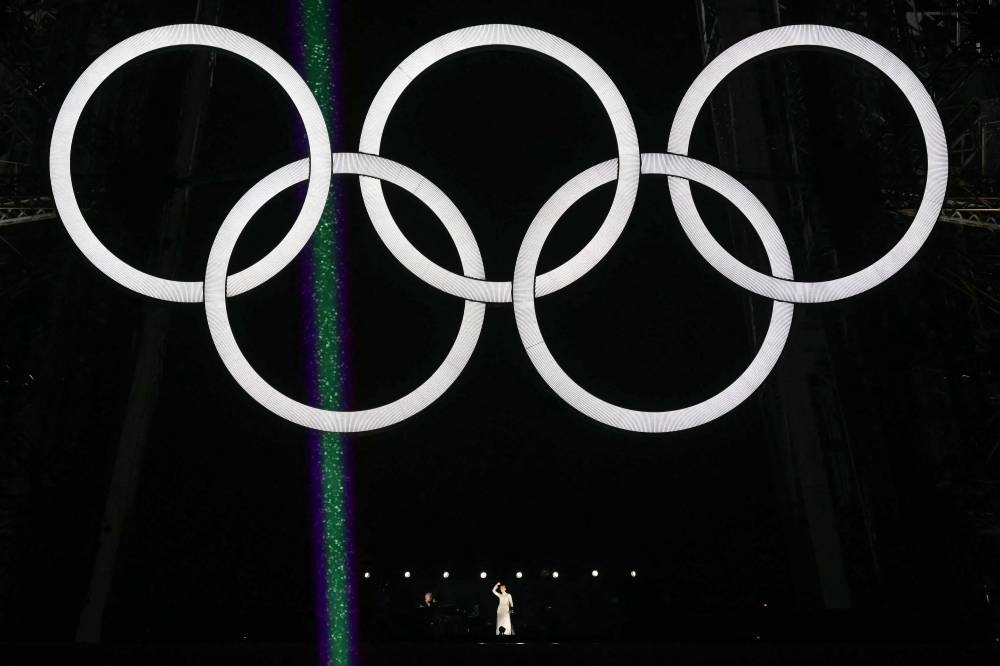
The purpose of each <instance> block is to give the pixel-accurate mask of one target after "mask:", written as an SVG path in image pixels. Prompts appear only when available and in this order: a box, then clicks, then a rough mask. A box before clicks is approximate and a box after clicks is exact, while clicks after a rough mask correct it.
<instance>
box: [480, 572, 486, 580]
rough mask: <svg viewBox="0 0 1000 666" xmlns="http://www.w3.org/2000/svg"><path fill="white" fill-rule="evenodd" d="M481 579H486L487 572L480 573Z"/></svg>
mask: <svg viewBox="0 0 1000 666" xmlns="http://www.w3.org/2000/svg"><path fill="white" fill-rule="evenodd" d="M479 577H480V578H483V579H485V578H486V572H485V571H480V572H479Z"/></svg>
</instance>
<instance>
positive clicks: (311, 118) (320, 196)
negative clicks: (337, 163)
mask: <svg viewBox="0 0 1000 666" xmlns="http://www.w3.org/2000/svg"><path fill="white" fill-rule="evenodd" d="M171 46H208V47H212V48H216V49H222V50H224V51H228V52H230V53H233V54H236V55H238V56H242V57H243V58H246V59H247V60H249V61H250V62H252V63H253V64H254V65H256V66H257V67H260V68H261V69H263V70H264V71H265V72H267V73H268V74H270V75H271V77H272V78H274V80H275V81H277V82H278V84H279V85H280V86H281V87H282V88H283V89H284V90H285V92H286V93H288V96H289V97H290V98H291V100H292V104H294V105H295V108H296V110H297V111H298V112H299V115H301V117H302V124H303V126H304V127H305V132H306V138H307V140H308V143H309V154H310V156H311V158H312V160H313V162H312V164H313V165H314V167H315V169H314V173H313V174H312V175H310V177H309V187H308V189H307V190H306V197H305V201H304V203H303V204H302V210H301V211H300V212H299V215H298V217H297V218H296V220H295V223H294V224H293V225H292V227H291V229H289V231H288V234H287V235H286V236H285V237H284V238H283V239H282V240H281V242H280V243H278V245H277V247H275V248H274V249H273V250H271V251H270V252H269V253H268V254H267V255H266V256H265V257H264V258H262V259H261V260H260V261H258V262H257V263H255V264H254V265H253V266H250V267H249V268H246V269H244V270H242V271H240V272H239V273H236V274H235V275H233V276H232V277H231V278H230V280H229V293H230V295H235V294H239V293H242V292H245V291H248V290H250V289H253V288H254V287H256V286H257V285H259V284H261V283H263V282H265V281H266V280H268V279H270V278H271V277H273V276H274V275H275V274H276V273H277V272H278V271H280V270H281V269H282V268H284V267H285V266H286V265H288V263H289V262H290V261H291V260H292V259H293V258H295V255H297V254H298V253H299V251H300V250H301V249H302V248H303V247H304V246H305V244H306V243H307V242H308V241H309V238H310V237H311V236H312V233H313V230H314V229H315V228H316V225H317V224H318V223H319V219H320V216H321V215H322V213H323V207H324V206H325V205H326V197H327V192H328V191H329V189H330V138H329V136H328V135H327V130H326V123H325V122H324V121H323V114H322V112H321V111H320V108H319V105H318V104H317V103H316V99H315V98H314V97H313V95H312V93H311V92H310V91H309V87H308V86H307V85H306V84H305V82H304V81H303V80H302V78H301V77H300V76H299V75H298V74H297V73H296V72H295V69H293V68H292V66H291V65H289V64H288V63H287V62H286V61H285V60H284V59H283V58H282V57H281V56H279V55H278V54H277V53H275V52H274V51H272V50H271V49H269V48H267V47H266V46H264V45H263V44H261V43H260V42H258V41H256V40H255V39H252V38H250V37H247V36H246V35H243V34H240V33H238V32H234V31H232V30H226V29H225V28H219V27H216V26H210V25H198V24H183V25H168V26H163V27H161V28H154V29H153V30H147V31H146V32H141V33H139V34H138V35H134V36H133V37H129V38H128V39H126V40H124V41H122V42H119V43H118V44H116V45H115V46H113V47H111V48H110V49H109V50H108V51H106V52H105V53H103V54H102V55H101V56H100V57H99V58H98V59H97V60H95V61H94V62H93V63H92V64H91V65H90V67H88V68H87V69H86V70H85V71H84V72H83V74H81V75H80V78H79V79H77V81H76V83H75V84H73V87H72V88H71V89H70V91H69V94H67V95H66V99H65V100H64V101H63V105H62V108H60V109H59V115H58V117H57V118H56V123H55V128H54V129H53V131H52V144H51V146H50V148H49V176H50V178H51V180H52V198H53V200H54V201H55V204H56V208H57V209H58V210H59V217H60V219H62V221H63V224H64V225H65V226H66V230H67V231H68V232H69V235H70V238H72V239H73V242H74V243H76V245H77V247H79V248H80V251H81V252H83V254H84V256H85V257H87V259H89V260H90V262H91V263H92V264H94V266H96V267H97V268H98V269H99V270H100V271H101V272H102V273H104V274H105V275H107V276H108V277H110V278H111V279H112V280H114V281H115V282H117V283H118V284H120V285H122V286H123V287H126V288H127V289H131V290H132V291H135V292H138V293H140V294H144V295H146V296H150V297H152V298H158V299H161V300H165V301H178V302H189V303H195V302H199V301H201V300H202V284H201V283H200V282H182V281H178V280H167V279H164V278H160V277H156V276H153V275H150V274H148V273H144V272H143V271H140V270H138V269H136V268H134V267H132V266H130V265H129V264H127V263H125V262H124V261H122V260H121V259H119V258H118V257H117V256H116V255H114V254H112V253H111V251H109V250H108V248H106V247H105V246H104V244H103V243H101V241H100V240H98V238H97V236H96V235H94V232H93V231H92V230H91V228H90V226H89V225H88V224H87V220H86V219H85V218H84V217H83V213H82V212H81V211H80V206H79V204H78V203H77V200H76V195H75V194H74V193H73V179H72V174H71V173H70V153H71V150H72V147H73V134H74V132H75V131H76V126H77V123H78V122H79V120H80V114H81V113H82V112H83V109H84V107H85V106H86V104H87V101H88V100H89V99H90V97H91V95H93V94H94V91H95V90H97V88H98V86H100V85H101V84H102V83H103V82H104V81H105V80H106V79H107V78H108V77H109V76H111V74H112V73H114V72H115V71H116V70H117V69H118V68H119V67H121V66H123V65H125V64H127V63H128V62H130V61H132V60H134V59H135V58H137V57H139V56H141V55H144V54H146V53H149V52H151V51H156V50H158V49H163V48H167V47H171Z"/></svg>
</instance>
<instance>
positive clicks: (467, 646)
mask: <svg viewBox="0 0 1000 666" xmlns="http://www.w3.org/2000/svg"><path fill="white" fill-rule="evenodd" d="M0 663H4V664H11V665H14V664H47V663H60V664H73V665H76V664H82V665H88V666H89V665H91V664H94V665H97V664H100V665H101V666H104V665H117V664H122V665H124V664H128V665H129V666H132V665H135V664H153V665H159V664H164V665H166V664H170V665H171V666H177V665H179V664H190V665H196V664H198V665H200V664H213V665H215V664H240V665H242V666H247V665H250V666H262V665H265V664H267V665H270V664H290V665H298V664H302V665H303V666H305V665H309V666H313V665H314V664H315V663H316V659H315V655H314V654H313V650H312V647H311V646H307V645H251V644H246V645H107V646H79V645H58V646H54V645H16V646H13V645H7V646H4V648H3V649H2V651H0ZM997 663H1000V647H998V646H997V645H995V644H994V645H990V644H911V645H887V644H865V645H860V644H839V643H829V644H790V643H782V644H777V643H770V644H768V643H755V644H727V645H712V644H701V643H690V644H627V645H622V644H617V645H614V644H606V643H591V644H588V643H521V642H513V641H511V642H505V643H499V642H490V643H464V644H463V643H458V644H454V643H453V644H440V643H437V644H434V643H413V644H394V645H381V646H368V647H366V648H364V649H363V650H362V653H361V659H360V660H359V664H360V666H409V665H410V664H416V665H422V664H434V665H436V666H451V665H454V666H493V665H496V666H500V665H504V666H507V665H510V664H518V665H519V666H520V665H532V664H539V665H542V664H544V665H545V666H559V665H561V664H567V665H569V664H573V665H574V666H591V665H593V666H609V665H612V664H623V665H626V664H627V665H630V666H631V665H638V666H646V665H648V666H653V665H654V664H655V665H656V666H662V665H664V664H670V665H671V666H689V665H690V666H695V665H697V666H709V665H711V666H729V665H731V664H732V665H740V666H744V665H745V666H758V665H760V666H763V665H765V664H766V665H768V666H784V665H786V664H788V665H792V664H795V665H802V664H806V665H817V666H819V665H823V666H826V665H833V664H850V665H852V666H862V665H869V664H870V665H871V666H932V665H933V666H945V665H947V666H952V665H956V666H957V665H966V664H969V665H971V664H997Z"/></svg>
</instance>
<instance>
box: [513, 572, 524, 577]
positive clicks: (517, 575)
mask: <svg viewBox="0 0 1000 666" xmlns="http://www.w3.org/2000/svg"><path fill="white" fill-rule="evenodd" d="M523 577H524V574H523V573H521V572H520V571H518V572H517V573H516V574H514V578H523Z"/></svg>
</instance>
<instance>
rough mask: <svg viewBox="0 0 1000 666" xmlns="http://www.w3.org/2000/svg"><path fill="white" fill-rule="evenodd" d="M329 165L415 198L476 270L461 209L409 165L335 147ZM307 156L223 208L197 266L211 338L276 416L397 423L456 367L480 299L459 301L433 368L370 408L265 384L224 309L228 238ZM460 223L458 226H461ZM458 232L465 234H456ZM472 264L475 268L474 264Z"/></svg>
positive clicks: (354, 428)
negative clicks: (309, 398)
mask: <svg viewBox="0 0 1000 666" xmlns="http://www.w3.org/2000/svg"><path fill="white" fill-rule="evenodd" d="M332 169H333V173H343V174H358V175H360V176H362V179H361V180H362V181H364V180H365V178H364V177H365V176H370V177H373V178H379V179H384V180H388V181H389V182H391V183H394V184H396V185H398V186H399V187H402V188H403V189H405V190H406V191H408V192H410V193H411V194H413V195H414V196H416V197H417V198H419V199H420V200H421V201H423V202H424V203H425V204H426V205H427V206H428V207H429V208H430V209H431V210H432V211H433V212H434V213H435V214H436V215H437V216H438V217H440V218H441V220H442V221H443V222H444V224H445V228H446V229H447V230H448V233H449V234H450V235H451V238H452V241H454V243H455V246H456V247H457V249H458V254H459V258H460V260H461V262H462V270H463V271H465V272H466V273H468V274H469V275H472V276H473V277H479V278H482V277H483V271H482V258H481V257H480V256H479V248H478V247H477V246H476V245H475V244H474V243H473V244H470V243H468V242H466V241H467V239H468V238H470V237H471V231H469V229H468V225H467V224H466V223H465V220H464V219H463V218H462V215H461V213H459V211H458V209H457V208H456V207H455V206H454V204H452V203H451V201H450V200H448V198H447V197H446V196H445V195H444V194H443V193H441V191H440V190H438V189H437V188H436V187H434V186H433V185H432V184H431V183H430V182H428V181H427V180H426V179H424V178H423V177H422V176H420V175H419V174H417V173H415V172H414V171H412V170H411V169H407V168H406V167H404V166H402V165H400V164H397V163H395V162H392V161H390V160H387V159H385V158H383V157H379V156H377V155H360V154H356V153H335V154H334V155H333V164H332ZM308 174H309V160H299V161H298V162H293V163H292V164H289V165H287V166H285V167H282V168H281V169H279V170H277V171H275V172H274V173H272V174H270V175H268V176H267V177H265V178H264V179H263V180H261V181H260V182H259V183H257V184H256V185H254V186H253V187H252V188H251V189H250V191H249V192H247V193H246V194H245V195H244V196H243V198H241V199H240V200H239V201H238V202H237V203H236V205H235V206H234V207H233V209H232V210H231V211H230V212H229V215H227V216H226V219H225V221H224V222H223V223H222V226H221V227H220V229H219V233H218V235H217V236H216V237H215V241H214V242H213V243H212V249H211V252H210V253H209V255H208V267H207V269H206V272H205V312H206V314H207V316H208V328H209V331H210V332H211V334H212V341H213V342H214V343H215V347H216V349H217V350H218V352H219V356H220V357H221V358H222V362H223V363H224V364H225V366H226V368H227V369H228V370H229V372H230V374H232V376H233V378H234V379H236V381H237V383H239V385H240V386H242V387H243V390H245V391H246V392H247V393H249V394H250V396H251V397H252V398H253V399H254V400H256V401H257V402H259V403H260V404H261V405H263V406H264V407H266V408H267V409H269V410H270V411H272V412H274V413H275V414H277V415H278V416H280V417H282V418H284V419H287V420H289V421H291V422H293V423H298V424H299V425H303V426H306V427H307V428H314V429H316V430H325V431H329V432H362V431H366V430H374V429H376V428H384V427H386V426H390V425H392V424H394V423H398V422H399V421H402V420H404V419H406V418H409V417H410V416H413V415H414V414H416V413H417V412H419V411H421V410H423V409H424V408H425V407H427V406H428V405H430V404H431V403H432V402H434V401H435V400H437V399H438V398H439V397H440V396H441V394H442V393H444V392H445V390H447V388H448V387H449V386H451V384H452V382H454V381H455V379H456V378H457V377H458V376H459V375H460V374H461V372H462V370H463V369H464V368H465V364H466V363H468V361H469V357H470V356H471V355H472V351H473V349H475V347H476V343H477V342H478V340H479V332H480V330H481V329H482V326H483V315H484V312H485V309H486V306H485V305H484V304H482V303H475V302H470V301H467V302H466V303H465V310H464V312H463V313H462V324H461V326H460V327H459V329H458V336H457V337H456V338H455V342H454V344H453V345H452V347H451V350H450V351H449V352H448V355H447V356H446V357H445V359H444V361H443V362H442V363H441V365H440V366H439V367H438V369H437V370H435V371H434V373H433V374H432V375H431V376H430V377H429V378H428V379H427V380H426V381H424V383H423V384H421V385H420V386H418V387H417V388H416V389H414V390H413V391H411V392H410V393H408V394H407V395H405V396H403V397H402V398H400V399H398V400H396V401H394V402H391V403H389V404H387V405H383V406H381V407H376V408H375V409H366V410H360V411H354V412H341V411H333V410H326V409H319V408H317V407H310V406H309V405H304V404H302V403H300V402H297V401H295V400H293V399H292V398H289V397H288V396H286V395H285V394H283V393H281V392H279V391H278V390H276V389H275V388H274V387H272V386H271V385H270V384H268V383H267V382H266V381H265V380H264V379H263V378H262V377H261V376H260V375H259V374H257V371H256V370H254V369H253V368H252V367H251V366H250V364H249V362H247V359H246V357H245V356H243V352H242V351H240V348H239V345H237V343H236V339H235V338H234V337H233V330H232V328H231V326H230V325H229V315H228V313H227V310H226V288H225V285H226V272H227V271H228V269H229V260H230V258H231V256H232V253H233V248H234V247H235V246H236V241H237V239H238V238H239V237H240V234H241V233H242V232H243V229H244V228H245V227H246V225H247V223H248V222H249V221H250V219H251V218H252V217H253V215H254V213H256V212H257V211H258V210H260V208H261V207H262V206H263V205H264V204H265V203H267V202H268V201H270V200H271V198H272V197H274V196H275V195H276V194H277V193H278V192H281V191H282V190H284V189H285V188H288V187H291V186H292V185H294V184H295V183H299V182H301V181H303V180H305V179H306V177H307V175H308ZM463 227H464V229H465V231H464V232H461V231H456V230H461V229H462V228H463ZM463 233H464V234H466V235H464V236H463ZM477 266H478V267H479V268H476V267H477Z"/></svg>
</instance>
